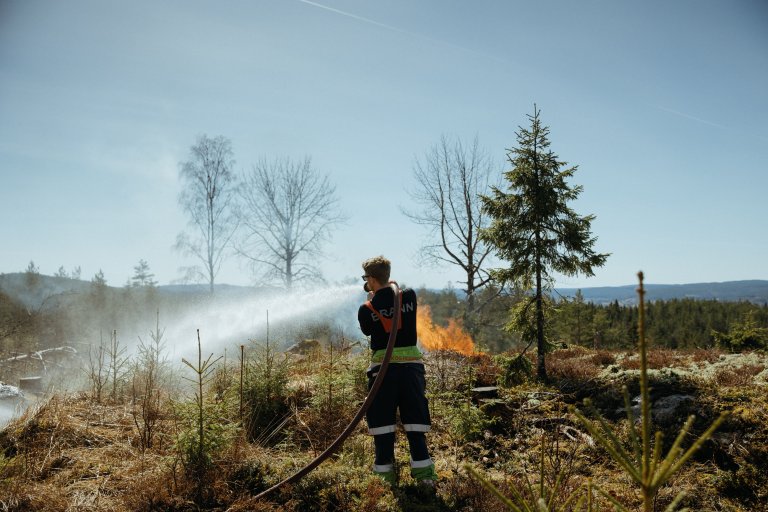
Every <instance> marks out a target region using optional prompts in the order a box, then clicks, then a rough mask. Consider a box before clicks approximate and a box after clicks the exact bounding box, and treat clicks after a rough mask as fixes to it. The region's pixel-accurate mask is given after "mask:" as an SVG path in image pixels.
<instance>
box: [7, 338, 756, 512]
mask: <svg viewBox="0 0 768 512" xmlns="http://www.w3.org/2000/svg"><path fill="white" fill-rule="evenodd" d="M619 356H620V354H618V353H613V352H609V351H604V350H602V351H593V350H588V349H583V348H579V347H573V348H569V349H565V350H558V351H555V352H553V353H552V354H550V355H549V356H548V357H547V364H548V371H549V374H550V376H551V377H552V378H553V380H555V382H556V383H557V384H558V385H559V383H562V382H568V383H569V385H570V386H572V387H574V388H575V387H579V388H581V389H591V390H593V391H592V392H594V393H598V392H600V390H601V389H605V386H606V385H605V383H604V382H603V381H602V380H601V377H599V375H600V372H601V371H602V370H604V369H605V368H606V367H607V366H611V365H614V364H616V362H617V361H621V358H620V357H619ZM729 357H731V356H729ZM625 359H626V358H625ZM649 360H650V361H651V364H652V365H654V366H656V367H660V366H661V367H666V365H668V364H672V365H682V364H683V363H684V362H685V361H686V360H687V361H688V364H689V366H690V365H691V364H693V366H694V367H695V366H696V364H698V365H711V363H717V365H714V366H709V369H710V370H711V371H712V375H714V376H715V377H714V378H713V381H712V384H715V385H711V384H710V385H707V386H704V385H703V384H702V387H701V388H700V389H699V390H698V392H699V393H700V395H701V396H700V402H699V403H700V404H702V409H701V410H700V414H701V415H703V416H704V419H706V418H707V417H709V416H711V415H712V414H716V413H717V412H718V411H719V410H722V408H732V407H734V406H738V407H740V408H741V409H740V410H741V411H742V412H740V413H739V414H737V415H735V416H734V420H733V422H732V423H730V424H728V425H727V426H725V428H724V429H723V431H722V432H721V433H719V434H720V436H719V437H717V438H716V439H715V440H713V441H712V442H711V443H710V444H709V445H708V446H707V447H706V449H705V450H704V451H703V452H702V454H701V456H700V457H698V458H697V459H696V460H694V461H692V463H691V464H690V467H686V468H685V469H684V470H683V471H682V472H680V473H679V474H678V475H677V476H676V478H675V481H674V482H672V483H671V485H670V486H669V487H668V488H665V489H664V490H663V491H662V492H661V493H660V494H659V498H658V507H659V509H660V510H661V509H663V508H664V506H665V505H666V504H667V503H669V501H670V500H671V497H672V496H674V495H676V494H677V492H679V491H680V490H688V491H689V493H690V494H689V496H688V498H686V501H685V503H684V504H685V505H686V506H688V507H691V509H693V510H731V511H737V512H740V511H747V510H750V511H753V510H768V484H766V483H765V481H764V479H763V480H762V481H761V480H760V478H761V477H760V475H764V474H765V471H766V469H768V467H767V464H766V462H765V460H766V459H768V434H767V433H766V432H768V428H767V425H768V424H767V422H768V417H766V414H765V398H764V395H765V389H764V387H761V385H759V383H757V382H756V380H755V378H754V377H755V375H757V374H758V373H760V372H761V371H763V370H764V369H765V367H766V366H767V365H766V364H764V362H761V361H764V359H762V360H761V359H758V358H752V359H745V360H743V361H741V362H740V363H739V362H736V361H732V360H731V359H728V361H721V360H720V354H719V353H718V352H717V351H701V352H693V353H690V352H689V353H675V352H674V351H666V350H654V351H652V352H651V353H650V357H649ZM726 362H727V364H728V365H727V366H722V367H720V366H719V365H724V364H725V363H726ZM622 366H623V365H622ZM470 368H471V371H470ZM303 371H304V370H303ZM428 371H432V372H435V371H443V372H444V375H443V376H444V377H446V378H447V377H448V376H449V375H453V376H454V378H453V380H450V379H446V381H445V382H444V385H445V386H446V387H449V388H452V389H455V388H456V387H457V386H463V385H466V383H467V382H468V376H471V377H472V378H474V379H476V381H475V382H478V383H479V382H485V381H486V380H488V379H490V378H492V377H491V376H493V375H496V372H497V371H498V368H495V365H494V363H493V359H492V358H489V357H487V356H482V355H478V356H471V357H464V356H458V355H455V354H451V355H445V356H444V357H442V358H441V359H439V360H435V359H432V360H431V361H430V364H429V365H428ZM702 372H703V370H702ZM303 377H304V378H305V379H307V378H311V377H312V375H309V374H303ZM434 377H435V374H434V373H430V375H428V379H434ZM433 384H435V382H434V380H433ZM307 389H308V390H310V389H311V392H312V393H316V392H317V388H307ZM307 392H309V391H307ZM350 396H353V395H350ZM596 398H597V397H596ZM431 400H432V401H431V406H432V410H433V412H434V413H435V414H434V415H435V418H434V428H433V431H432V432H431V433H430V435H429V438H428V439H429V443H430V447H431V448H432V455H433V458H434V459H435V461H436V465H437V470H438V474H439V475H440V477H441V483H440V485H439V488H438V493H437V496H436V497H432V498H425V497H424V496H423V495H422V494H420V492H419V490H418V489H417V488H416V486H415V485H413V483H412V482H411V480H410V477H409V476H408V452H407V447H406V446H405V442H404V436H403V435H402V433H399V434H398V448H397V450H398V451H397V453H398V463H399V464H400V473H401V483H400V486H399V487H398V488H395V489H390V488H389V487H388V486H386V485H383V484H382V483H381V482H380V481H378V480H376V479H374V478H372V477H371V476H370V464H371V462H372V447H371V441H370V437H368V436H367V435H366V434H365V432H364V430H365V428H364V426H362V425H361V426H360V427H359V429H358V431H357V432H355V434H353V436H352V437H351V438H350V439H349V440H348V442H347V443H346V444H345V445H344V447H343V449H342V450H341V452H340V453H339V454H337V456H335V457H334V458H332V459H331V460H329V461H327V462H326V463H325V464H324V465H323V466H321V467H320V468H318V470H316V471H315V472H313V473H311V474H310V475H308V476H307V477H305V479H304V480H302V482H301V483H300V484H297V485H296V486H295V487H294V488H293V489H286V490H284V491H281V492H279V493H277V494H276V495H275V496H273V497H271V498H270V501H257V500H255V499H254V497H253V496H254V495H255V494H257V493H258V492H260V491H262V490H264V489H265V488H267V487H268V486H270V485H272V484H273V483H275V482H277V481H279V480H281V479H282V478H284V477H286V476H288V475H289V474H290V473H291V472H292V471H294V470H296V469H298V468H299V467H300V466H301V465H303V464H304V463H306V462H308V460H309V459H310V457H311V455H312V454H313V450H312V449H311V448H309V449H308V445H309V446H312V445H314V444H315V443H319V442H320V440H319V439H313V440H312V443H308V442H307V441H306V440H305V441H303V442H301V441H300V440H299V439H296V437H297V436H301V435H304V434H302V432H301V429H300V428H298V427H296V425H295V424H290V428H291V429H293V434H292V436H293V437H291V436H288V437H287V440H286V442H285V443H283V444H281V445H279V446H276V447H273V448H261V447H259V446H256V445H254V444H251V443H248V442H246V441H244V440H243V439H242V438H240V439H239V440H238V442H236V443H235V444H234V445H233V446H232V447H231V448H230V449H228V450H227V451H225V452H224V453H222V454H220V456H219V457H218V458H217V460H216V461H215V462H214V467H213V470H212V471H211V472H210V474H209V477H210V485H209V490H208V494H207V495H206V499H207V501H206V503H205V504H202V505H196V504H194V503H193V502H192V498H193V495H194V493H193V491H192V486H191V485H190V483H189V482H186V481H185V478H184V475H183V471H182V469H181V465H180V463H179V462H178V458H177V456H176V454H175V452H174V449H173V439H174V437H175V429H176V426H175V424H174V421H173V416H172V413H171V411H169V410H167V409H166V410H165V411H164V415H163V416H162V419H161V421H160V422H159V424H158V431H157V432H158V433H157V435H158V437H157V440H158V442H157V443H156V444H155V445H153V446H152V447H151V448H150V449H147V450H146V451H145V453H144V454H143V455H142V453H141V450H140V446H139V443H138V438H137V435H138V432H137V430H136V427H135V425H134V424H133V418H132V416H131V414H130V408H129V407H128V406H126V405H120V404H115V405H109V406H107V405H104V406H101V405H97V404H95V403H93V402H92V401H91V400H90V399H89V397H87V396H71V397H57V398H54V399H51V400H50V401H47V402H42V403H41V404H39V406H37V407H33V408H32V409H30V410H29V411H28V413H27V414H26V415H25V416H24V417H22V418H20V419H19V420H16V421H14V422H13V423H12V424H11V425H9V427H8V428H6V429H5V430H4V431H2V432H0V453H4V454H5V459H4V460H5V464H4V462H3V459H2V458H0V511H2V510H18V511H21V510H41V511H43V512H47V511H63V510H89V511H90V510H94V511H101V510H104V511H106V510H110V511H118V512H121V511H129V510H130V511H134V510H140V511H150V510H176V511H187V510H189V511H191V510H232V511H245V510H254V511H258V512H270V511H292V510H296V511H299V510H302V511H303V510H341V511H346V510H348V511H350V512H352V511H364V512H366V511H371V512H373V511H378V510H392V511H397V510H419V511H420V512H434V511H440V512H446V511H449V510H463V511H468V512H470V511H476V510H488V511H491V512H493V511H497V510H499V511H500V510H504V508H503V506H502V504H501V503H500V502H499V501H498V500H497V499H496V498H494V497H493V496H492V495H490V493H489V492H488V491H486V490H485V489H484V488H482V487H481V486H479V485H478V484H477V482H476V481H475V480H474V479H472V478H470V477H469V476H468V475H467V474H466V473H465V472H464V470H463V465H464V464H465V463H471V464H472V465H473V466H476V467H478V468H479V469H481V470H482V471H483V472H484V474H486V475H488V476H489V478H490V479H491V480H492V481H493V482H494V483H495V484H497V485H498V487H499V488H500V489H501V490H502V491H503V492H509V486H510V485H512V484H515V485H516V486H518V488H519V485H520V484H523V485H524V482H525V476H526V475H527V476H528V477H529V478H530V479H532V481H536V479H537V478H538V471H539V466H538V461H539V460H540V458H539V456H538V454H539V453H540V449H539V439H541V437H542V435H548V436H555V437H554V439H556V440H557V443H558V444H557V449H556V450H555V451H553V452H552V454H553V455H551V456H549V458H548V459H547V466H546V468H547V469H546V475H545V477H546V478H547V479H548V481H551V480H552V479H553V478H554V473H556V472H559V471H560V470H565V471H566V472H567V474H568V475H570V476H569V481H568V485H567V489H566V490H565V491H564V492H566V491H570V490H573V489H577V488H579V486H580V485H582V484H583V483H584V482H586V478H588V477H591V478H593V479H594V480H595V481H597V482H600V484H601V486H602V487H603V488H604V489H606V490H608V491H609V492H611V493H612V494H613V495H615V496H617V497H618V498H620V500H621V501H622V502H623V503H624V504H625V505H627V506H628V507H630V509H632V507H635V506H637V504H638V503H639V501H638V497H637V495H636V494H635V490H634V487H633V485H632V483H631V482H630V481H629V480H628V479H627V477H626V475H625V474H623V473H622V471H621V469H620V468H618V467H616V466H615V465H613V464H611V463H610V462H609V458H608V457H607V455H606V453H604V452H603V451H601V450H600V449H598V448H595V447H592V446H591V445H590V443H589V437H588V436H587V435H586V433H585V432H584V431H582V430H581V429H580V427H579V425H578V424H577V423H576V422H575V421H574V418H573V417H572V416H570V414H569V413H568V412H567V411H568V405H569V404H571V403H573V400H575V395H574V394H568V393H565V392H563V391H562V388H559V389H558V388H556V387H552V386H545V385H541V384H536V383H533V382H528V383H526V384H523V385H521V386H517V387H510V388H504V389H502V390H501V392H500V398H499V399H498V400H496V401H494V402H493V403H489V404H486V405H482V406H481V409H482V411H483V414H485V415H487V417H489V418H495V421H496V422H495V423H494V424H493V425H492V427H489V429H488V430H487V431H485V432H483V433H482V435H480V436H479V438H476V439H472V440H461V439H458V440H457V435H458V434H457V432H456V431H455V429H453V427H451V425H450V424H449V423H448V422H446V421H444V420H445V418H443V417H439V416H440V414H442V413H441V411H444V410H445V409H446V407H449V405H450V404H444V403H440V402H439V400H440V398H439V397H438V396H433V397H432V399H431ZM307 402H309V400H307ZM350 402H353V400H350ZM462 403H463V402H462ZM454 405H455V404H454ZM454 405H450V406H451V407H453V406H454ZM464 405H466V404H464ZM306 406H307V407H309V403H307V404H306ZM465 408H466V407H465ZM321 413H322V409H321V408H317V409H314V410H309V409H307V410H304V411H302V413H301V414H302V415H300V416H299V417H300V418H309V416H307V415H308V414H309V415H315V417H314V419H313V421H315V420H316V421H315V424H314V425H313V426H312V429H321V428H323V427H322V425H323V422H322V421H320V420H321V416H322V414H321ZM330 423H332V422H329V424H330ZM624 426H625V425H624V423H623V422H622V421H621V420H618V421H617V423H616V424H615V428H616V430H617V431H619V432H620V436H621V438H622V439H623V440H624V441H626V437H627V434H626V429H623V427H624ZM452 429H453V430H452ZM313 447H314V448H315V449H317V448H319V446H313ZM558 453H559V454H561V455H559V456H558V455H557V454H558ZM553 457H554V458H553ZM558 457H559V458H558ZM597 500H598V504H599V505H600V508H599V510H610V509H609V508H608V504H607V502H605V500H602V499H599V498H597Z"/></svg>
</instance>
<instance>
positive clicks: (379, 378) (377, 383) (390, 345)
mask: <svg viewBox="0 0 768 512" xmlns="http://www.w3.org/2000/svg"><path fill="white" fill-rule="evenodd" d="M390 287H391V288H392V291H393V292H394V294H395V304H394V309H393V311H395V312H398V311H400V308H401V306H402V304H401V299H402V298H401V296H400V288H399V287H398V286H397V283H394V282H392V283H390ZM399 328H400V315H399V314H394V315H392V330H391V331H390V332H389V340H388V341H387V351H386V352H385V353H384V360H383V361H382V362H381V366H380V367H379V373H378V375H376V380H374V381H373V385H372V386H371V389H370V391H368V396H367V397H365V401H364V402H363V405H361V406H360V410H358V411H357V414H355V417H354V418H352V421H351V422H350V423H349V425H347V428H345V429H344V431H343V432H342V433H341V434H339V437H337V438H336V439H335V440H334V441H333V442H332V443H331V444H330V445H329V446H328V448H326V449H325V451H324V452H323V453H321V454H320V455H318V456H317V457H316V458H315V459H314V460H313V461H312V462H310V463H309V464H307V465H306V466H304V467H303V468H301V469H300V470H298V471H297V472H296V473H294V474H293V475H291V476H289V477H288V478H286V479H285V480H283V481H282V482H280V483H277V484H275V485H273V486H272V487H270V488H269V489H267V490H266V491H262V492H261V493H259V494H257V495H256V498H264V497H266V496H268V495H270V494H272V493H273V492H274V491H276V490H277V489H279V488H280V487H282V486H283V485H287V484H291V483H293V482H296V481H298V480H299V479H301V478H302V477H304V476H305V475H307V473H309V472H310V471H312V470H313V469H315V468H316V467H317V466H319V465H320V463H322V462H323V461H324V460H325V459H327V458H328V457H330V456H331V455H332V454H333V453H334V452H335V451H336V449H338V448H339V447H340V446H341V444H342V443H343V442H344V441H345V440H346V439H347V437H349V435H350V434H351V433H352V431H353V430H354V429H355V427H356V426H357V424H358V423H360V420H361V419H362V418H363V416H364V415H365V413H366V411H368V408H369V407H370V406H371V404H372V403H373V399H374V398H375V397H376V393H377V392H378V391H379V388H380V387H381V384H382V382H384V375H385V374H386V373H387V368H388V367H389V360H390V359H391V358H392V350H393V349H394V347H395V340H396V339H397V330H398V329H399Z"/></svg>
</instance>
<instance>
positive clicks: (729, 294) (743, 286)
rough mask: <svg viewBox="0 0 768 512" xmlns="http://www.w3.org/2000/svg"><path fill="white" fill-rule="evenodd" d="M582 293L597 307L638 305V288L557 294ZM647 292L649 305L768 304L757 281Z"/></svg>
mask: <svg viewBox="0 0 768 512" xmlns="http://www.w3.org/2000/svg"><path fill="white" fill-rule="evenodd" d="M579 289H580V290H581V293H582V295H583V296H584V300H586V301H587V302H593V303H595V304H607V303H611V302H613V301H619V303H620V304H635V303H637V286H636V285H626V286H600V287H594V288H558V289H556V291H557V293H559V294H560V295H563V296H565V297H574V296H575V295H576V292H577V291H578V290H579ZM645 290H646V299H647V300H649V301H654V300H670V299H684V298H688V299H697V300H718V301H723V302H738V301H745V302H753V303H755V304H768V281H764V280H756V279H753V280H748V281H725V282H722V283H691V284H646V285H645Z"/></svg>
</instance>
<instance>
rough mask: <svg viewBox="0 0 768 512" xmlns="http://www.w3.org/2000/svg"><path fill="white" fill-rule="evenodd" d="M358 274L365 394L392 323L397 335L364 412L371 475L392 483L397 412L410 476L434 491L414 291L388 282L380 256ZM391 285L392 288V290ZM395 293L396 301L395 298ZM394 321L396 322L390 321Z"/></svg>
mask: <svg viewBox="0 0 768 512" xmlns="http://www.w3.org/2000/svg"><path fill="white" fill-rule="evenodd" d="M363 271H364V274H363V276H362V278H363V280H364V281H365V285H364V289H365V290H366V291H367V292H368V300H367V301H366V302H365V303H364V304H362V305H361V306H360V308H359V310H358V313H357V319H358V322H359V323H360V330H361V331H362V332H363V334H365V335H366V336H370V338H371V342H370V344H371V350H372V356H371V365H370V367H369V368H368V373H367V375H368V387H369V389H370V388H371V387H372V386H373V383H374V380H375V379H376V377H377V375H378V373H379V369H380V368H381V365H382V362H383V360H384V356H385V353H386V351H387V343H388V340H389V338H390V336H391V335H392V334H393V333H392V330H393V323H394V324H395V326H394V329H395V330H396V334H395V336H396V338H395V343H394V348H393V349H392V356H391V363H392V364H391V365H390V367H389V371H388V372H387V374H386V375H385V376H384V380H383V382H382V384H381V388H380V389H379V392H378V393H377V394H376V396H375V397H374V399H373V402H372V403H371V406H370V408H369V409H368V411H367V412H366V420H367V422H368V433H369V434H370V435H372V436H373V441H374V447H375V460H374V464H373V472H374V473H375V474H376V475H378V476H379V477H381V478H382V479H384V480H385V481H387V482H389V483H390V484H394V483H395V481H396V478H395V477H396V475H395V466H394V461H395V432H396V422H397V411H398V410H399V412H400V420H401V422H402V425H403V429H404V430H405V434H406V437H407V438H408V446H409V449H410V455H411V477H413V478H414V479H415V480H416V481H418V482H419V483H420V484H422V485H425V486H428V487H431V488H434V487H435V482H436V481H437V473H436V472H435V464H434V462H433V461H432V458H431V457H430V455H429V449H428V447H427V441H426V435H425V434H426V432H428V431H429V430H430V426H431V421H430V417H429V404H428V402H427V398H426V395H425V390H426V379H425V372H424V362H423V359H422V353H421V351H420V350H419V348H418V347H417V346H416V341H417V332H416V292H414V291H413V290H412V289H410V288H406V289H404V290H400V289H399V288H398V287H397V286H396V283H394V282H392V281H390V280H389V278H390V272H391V263H390V261H389V260H388V259H387V258H385V257H384V256H376V257H374V258H370V259H367V260H365V261H364V262H363ZM393 283H394V284H395V286H391V285H392V284H393ZM396 293H397V294H399V296H397V297H396V295H395V294H396ZM398 304H399V307H397V305H398ZM396 316H397V320H394V319H395V317H396ZM393 320H394V321H393Z"/></svg>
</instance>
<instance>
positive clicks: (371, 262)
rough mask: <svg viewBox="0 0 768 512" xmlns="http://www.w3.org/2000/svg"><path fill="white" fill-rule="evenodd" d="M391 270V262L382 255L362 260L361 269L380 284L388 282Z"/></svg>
mask: <svg viewBox="0 0 768 512" xmlns="http://www.w3.org/2000/svg"><path fill="white" fill-rule="evenodd" d="M391 270H392V264H391V263H390V261H389V260H388V259H387V258H385V257H384V256H375V257H373V258H368V259H367V260H365V261H364V262H363V271H364V272H365V274H366V275H369V276H371V277H372V278H374V279H376V280H377V281H378V282H379V283H381V284H387V283H388V282H389V273H390V271H391Z"/></svg>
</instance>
